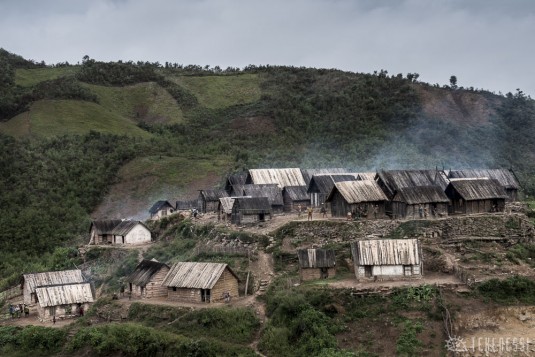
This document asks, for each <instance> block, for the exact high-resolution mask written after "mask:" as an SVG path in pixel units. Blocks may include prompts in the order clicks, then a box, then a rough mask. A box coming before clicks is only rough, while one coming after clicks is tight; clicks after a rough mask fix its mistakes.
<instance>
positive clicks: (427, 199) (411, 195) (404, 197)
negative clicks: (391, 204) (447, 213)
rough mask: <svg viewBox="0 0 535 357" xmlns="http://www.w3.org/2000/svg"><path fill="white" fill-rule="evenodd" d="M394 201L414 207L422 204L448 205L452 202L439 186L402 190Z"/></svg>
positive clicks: (404, 188) (405, 188)
mask: <svg viewBox="0 0 535 357" xmlns="http://www.w3.org/2000/svg"><path fill="white" fill-rule="evenodd" d="M393 201H397V202H405V203H408V204H410V205H414V204H420V203H448V202H449V201H450V200H449V198H448V196H446V193H445V192H444V190H443V189H442V188H440V187H439V186H418V187H403V188H400V189H399V190H398V193H397V194H396V195H395V196H394V199H393Z"/></svg>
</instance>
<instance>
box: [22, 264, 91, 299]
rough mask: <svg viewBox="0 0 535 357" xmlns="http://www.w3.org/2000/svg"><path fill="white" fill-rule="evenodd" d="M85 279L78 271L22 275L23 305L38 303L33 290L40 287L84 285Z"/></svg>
mask: <svg viewBox="0 0 535 357" xmlns="http://www.w3.org/2000/svg"><path fill="white" fill-rule="evenodd" d="M84 282H86V279H85V278H84V276H83V275H82V271H81V270H80V269H73V270H60V271H49V272H43V273H29V274H24V275H22V279H21V288H22V295H23V301H24V303H25V304H28V305H29V304H33V303H36V302H38V298H37V295H36V294H35V289H37V288H38V287H40V286H50V285H65V284H77V283H84Z"/></svg>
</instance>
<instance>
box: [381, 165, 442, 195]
mask: <svg viewBox="0 0 535 357" xmlns="http://www.w3.org/2000/svg"><path fill="white" fill-rule="evenodd" d="M377 176H378V178H379V179H380V180H381V181H382V182H383V183H384V184H385V186H386V188H387V189H388V190H389V191H390V194H391V195H394V194H395V193H396V192H397V191H398V190H399V189H400V188H403V187H416V186H440V187H441V188H442V189H445V188H446V186H448V179H447V177H446V175H445V174H444V172H443V171H440V170H389V171H385V170H381V171H379V172H378V173H377Z"/></svg>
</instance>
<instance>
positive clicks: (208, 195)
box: [201, 190, 228, 202]
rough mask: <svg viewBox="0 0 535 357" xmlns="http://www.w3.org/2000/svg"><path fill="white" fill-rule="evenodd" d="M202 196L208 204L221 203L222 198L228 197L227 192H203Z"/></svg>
mask: <svg viewBox="0 0 535 357" xmlns="http://www.w3.org/2000/svg"><path fill="white" fill-rule="evenodd" d="M201 196H202V197H203V199H204V200H205V201H207V202H213V201H219V199H220V198H221V197H228V193H227V191H225V190H201Z"/></svg>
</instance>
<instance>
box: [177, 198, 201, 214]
mask: <svg viewBox="0 0 535 357" xmlns="http://www.w3.org/2000/svg"><path fill="white" fill-rule="evenodd" d="M198 203H199V200H185V201H176V206H175V210H176V211H182V212H186V211H188V212H191V210H192V209H197V204H198Z"/></svg>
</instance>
